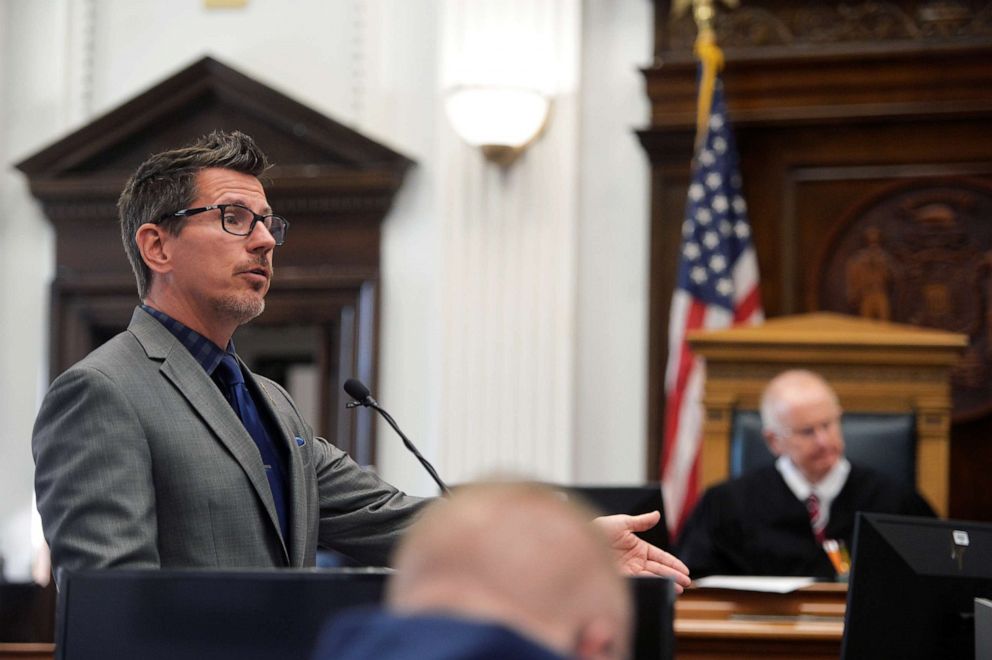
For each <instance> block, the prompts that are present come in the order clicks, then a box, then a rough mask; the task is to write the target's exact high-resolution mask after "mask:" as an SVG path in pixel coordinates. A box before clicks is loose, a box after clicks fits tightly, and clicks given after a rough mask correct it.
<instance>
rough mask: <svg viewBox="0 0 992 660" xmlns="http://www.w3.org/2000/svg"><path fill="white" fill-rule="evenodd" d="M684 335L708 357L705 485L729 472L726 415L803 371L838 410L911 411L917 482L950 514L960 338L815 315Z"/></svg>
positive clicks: (752, 405)
mask: <svg viewBox="0 0 992 660" xmlns="http://www.w3.org/2000/svg"><path fill="white" fill-rule="evenodd" d="M688 341H689V344H690V346H691V347H692V349H693V350H694V351H695V352H696V354H697V355H699V356H702V357H703V358H705V360H706V393H705V396H704V397H703V405H704V407H705V416H704V422H703V447H702V454H701V456H700V465H699V470H700V474H699V477H700V481H699V483H700V486H701V487H702V488H706V487H707V486H710V485H712V484H714V483H717V482H719V481H723V480H724V479H726V478H727V476H728V474H729V465H730V434H731V430H732V429H731V423H732V420H733V411H734V410H735V409H744V410H757V409H758V407H759V400H760V397H761V391H762V389H763V388H764V386H765V384H766V383H767V382H768V381H769V380H770V379H771V378H772V377H773V376H774V375H776V374H777V373H779V372H780V371H783V370H785V369H791V368H797V367H802V368H808V369H812V370H814V371H816V372H818V373H820V374H822V375H823V377H824V378H826V379H827V380H828V381H829V382H830V383H831V385H833V387H834V389H836V391H837V395H838V396H839V397H840V402H841V405H842V406H843V408H844V410H845V411H848V412H878V413H913V414H915V415H916V428H917V435H918V438H917V445H916V486H917V489H918V490H919V491H920V493H922V494H923V496H924V497H926V498H927V500H928V501H929V502H930V504H931V505H932V506H933V507H934V509H935V510H936V511H937V513H938V514H940V515H941V516H946V515H947V506H948V476H949V475H948V471H949V464H950V435H949V434H950V423H951V394H950V369H951V367H952V366H953V365H954V363H955V362H956V361H957V359H958V356H959V354H960V352H961V350H962V349H964V348H965V346H967V341H968V340H967V337H966V336H965V335H961V334H955V333H950V332H944V331H942V330H931V329H928V328H919V327H916V326H909V325H899V324H894V323H884V322H880V321H871V320H866V319H862V318H859V317H852V316H844V315H841V314H833V313H814V314H803V315H798V316H787V317H779V318H775V319H772V320H769V321H766V322H765V323H764V324H762V325H759V326H747V327H736V328H730V329H727V330H716V331H702V330H700V331H694V332H690V333H689V335H688Z"/></svg>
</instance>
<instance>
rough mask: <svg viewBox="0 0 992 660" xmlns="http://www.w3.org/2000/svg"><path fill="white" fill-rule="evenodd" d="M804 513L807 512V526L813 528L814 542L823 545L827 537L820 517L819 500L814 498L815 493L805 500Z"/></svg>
mask: <svg viewBox="0 0 992 660" xmlns="http://www.w3.org/2000/svg"><path fill="white" fill-rule="evenodd" d="M806 511H808V512H809V524H810V526H811V527H812V528H813V535H814V536H815V537H816V542H817V543H823V540H824V539H825V538H826V536H827V535H826V530H825V529H824V525H823V520H822V518H821V516H820V498H819V497H817V496H816V493H810V496H809V497H807V498H806Z"/></svg>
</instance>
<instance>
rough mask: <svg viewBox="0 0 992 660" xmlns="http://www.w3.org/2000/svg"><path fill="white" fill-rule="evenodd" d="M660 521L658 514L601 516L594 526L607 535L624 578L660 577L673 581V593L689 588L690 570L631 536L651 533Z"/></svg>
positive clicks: (659, 550)
mask: <svg viewBox="0 0 992 660" xmlns="http://www.w3.org/2000/svg"><path fill="white" fill-rule="evenodd" d="M660 520H661V514H660V513H658V512H657V511H652V512H650V513H642V514H641V515H639V516H627V515H623V514H619V515H615V516H601V517H599V518H596V519H595V520H594V521H593V522H594V523H595V524H596V526H597V527H599V528H600V530H602V531H603V533H604V534H606V539H607V540H608V541H609V543H610V546H611V547H612V548H613V551H614V552H615V553H616V556H617V561H618V563H619V565H620V570H621V571H623V573H624V574H625V575H660V576H661V577H667V578H672V580H673V582H674V584H675V592H676V593H682V590H683V589H684V588H685V587H688V586H689V583H690V582H691V580H690V579H689V568H688V567H687V566H686V565H685V564H683V563H682V562H681V561H680V560H679V559H678V557H676V556H674V555H672V554H669V553H667V552H665V551H664V550H662V549H661V548H656V547H655V546H653V545H651V544H650V543H648V542H647V541H645V540H644V539H642V538H640V537H638V536H637V535H636V534H634V532H643V531H645V530H648V529H651V528H652V527H654V526H655V525H657V524H658V522H659V521H660Z"/></svg>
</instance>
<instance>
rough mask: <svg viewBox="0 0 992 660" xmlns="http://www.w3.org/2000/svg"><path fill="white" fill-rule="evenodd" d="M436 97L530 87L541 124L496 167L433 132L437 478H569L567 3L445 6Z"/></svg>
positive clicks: (571, 260) (570, 73)
mask: <svg viewBox="0 0 992 660" xmlns="http://www.w3.org/2000/svg"><path fill="white" fill-rule="evenodd" d="M443 6H444V9H443V16H442V21H443V23H442V34H441V37H442V39H441V44H442V47H441V80H442V90H444V89H448V88H450V87H452V86H455V85H458V84H468V83H487V82H488V83H508V84H516V85H524V86H531V87H536V88H537V89H539V90H541V91H543V92H545V93H547V94H548V95H549V96H551V97H552V99H553V109H552V115H551V118H550V124H549V126H548V129H547V130H546V132H545V134H544V135H543V136H542V137H541V139H540V140H539V141H537V142H536V143H535V144H533V145H532V146H531V147H530V149H529V150H528V151H527V152H526V153H525V154H524V155H523V156H522V157H521V158H520V159H519V160H518V161H517V162H515V163H514V164H512V165H511V166H510V167H509V168H508V169H501V168H499V167H498V166H496V165H493V164H491V163H489V162H487V161H485V160H484V159H483V157H482V154H481V153H480V152H479V151H477V150H475V149H473V148H471V147H468V146H467V145H465V144H464V143H462V142H461V140H460V139H459V138H458V137H457V136H456V135H454V133H453V132H452V130H451V128H450V126H449V125H447V124H445V125H444V126H443V127H442V129H441V130H440V131H439V135H440V148H441V153H440V161H439V162H440V166H439V168H440V177H439V185H440V186H441V187H440V191H441V196H442V199H443V203H442V206H441V208H440V209H439V211H440V213H441V218H442V220H441V223H442V226H441V247H440V251H441V254H440V259H441V268H442V273H443V292H442V309H441V318H442V322H443V327H442V343H441V347H442V354H441V360H442V373H441V382H442V397H441V406H440V414H441V429H440V434H441V435H440V443H441V446H440V452H439V470H440V471H441V473H442V474H444V475H446V476H447V478H448V479H449V480H450V481H452V482H455V483H457V482H460V481H465V480H468V479H471V478H476V477H478V476H481V475H485V474H488V473H493V472H507V471H511V472H514V473H524V474H526V475H528V476H532V477H536V478H541V479H548V480H554V481H568V480H570V478H571V476H572V464H571V453H572V447H573V433H574V429H573V386H572V380H573V372H574V367H573V360H574V342H575V337H574V335H575V333H574V326H575V295H576V294H575V253H576V240H577V236H576V232H577V226H578V222H577V215H578V212H577V195H578V192H577V187H578V158H579V154H578V137H579V134H578V107H577V98H578V79H579V37H580V29H581V27H580V25H581V5H580V3H579V2H576V1H573V0H488V1H484V2H463V1H460V0H450V1H448V2H445V3H444V5H443Z"/></svg>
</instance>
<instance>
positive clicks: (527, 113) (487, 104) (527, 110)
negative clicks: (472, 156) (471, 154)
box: [445, 85, 551, 167]
mask: <svg viewBox="0 0 992 660" xmlns="http://www.w3.org/2000/svg"><path fill="white" fill-rule="evenodd" d="M550 107H551V102H550V100H549V99H548V98H547V97H546V96H544V95H543V94H541V93H540V92H538V91H536V90H534V89H528V88H524V87H508V86H495V85H494V86H483V85H465V86H459V87H455V88H453V89H451V90H450V91H449V92H448V94H447V98H446V99H445V108H446V110H447V112H448V119H449V120H450V121H451V125H452V127H453V128H454V129H455V132H456V133H457V134H458V135H459V137H461V138H462V139H463V140H465V142H467V143H468V144H470V145H472V146H473V147H478V148H479V149H481V150H482V153H483V155H485V157H486V158H487V159H488V160H490V161H492V162H494V163H497V164H499V165H502V166H504V167H505V166H507V165H509V164H510V163H512V162H513V161H514V160H515V159H516V158H517V156H519V155H520V154H522V153H523V152H524V150H525V149H526V148H527V147H528V146H530V144H531V143H532V142H534V141H535V140H537V138H538V137H539V136H540V134H541V131H542V130H543V129H544V127H545V125H546V124H547V120H548V112H549V110H550Z"/></svg>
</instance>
